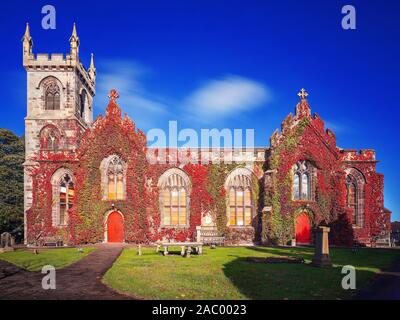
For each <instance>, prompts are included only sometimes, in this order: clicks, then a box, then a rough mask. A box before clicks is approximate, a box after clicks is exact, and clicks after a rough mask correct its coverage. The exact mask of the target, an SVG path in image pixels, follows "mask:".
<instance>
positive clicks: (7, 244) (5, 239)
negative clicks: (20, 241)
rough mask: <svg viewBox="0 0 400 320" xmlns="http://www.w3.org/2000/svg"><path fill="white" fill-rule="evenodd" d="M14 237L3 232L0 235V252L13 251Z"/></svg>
mask: <svg viewBox="0 0 400 320" xmlns="http://www.w3.org/2000/svg"><path fill="white" fill-rule="evenodd" d="M13 245H14V238H13V236H12V235H11V234H10V233H8V232H4V233H2V234H1V236H0V253H3V252H11V251H14V248H13Z"/></svg>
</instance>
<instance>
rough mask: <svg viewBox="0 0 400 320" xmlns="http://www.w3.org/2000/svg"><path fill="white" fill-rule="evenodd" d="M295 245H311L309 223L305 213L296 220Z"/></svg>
mask: <svg viewBox="0 0 400 320" xmlns="http://www.w3.org/2000/svg"><path fill="white" fill-rule="evenodd" d="M296 243H298V244H310V243H311V223H310V219H309V217H308V215H307V213H305V212H302V213H300V214H299V215H298V216H297V219H296Z"/></svg>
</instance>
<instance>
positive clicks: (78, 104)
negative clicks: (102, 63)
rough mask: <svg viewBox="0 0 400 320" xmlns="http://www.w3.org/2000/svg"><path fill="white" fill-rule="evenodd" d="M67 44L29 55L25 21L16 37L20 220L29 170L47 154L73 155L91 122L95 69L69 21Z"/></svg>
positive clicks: (27, 199) (29, 198) (28, 203)
mask: <svg viewBox="0 0 400 320" xmlns="http://www.w3.org/2000/svg"><path fill="white" fill-rule="evenodd" d="M69 43H70V52H69V53H67V54H66V55H64V54H50V55H49V54H34V53H33V40H32V37H31V34H30V30H29V25H28V24H27V25H26V30H25V34H24V36H23V38H22V48H23V52H22V53H23V66H24V68H25V70H26V72H27V116H26V118H25V152H26V162H25V190H24V191H25V199H24V200H25V205H24V207H25V222H26V211H27V210H28V209H29V208H30V207H31V205H32V178H31V177H30V175H29V172H30V169H31V168H32V167H34V166H35V165H36V164H37V163H38V162H40V159H43V158H46V157H49V155H51V154H52V153H53V154H57V157H58V159H60V157H61V158H62V156H63V155H73V154H74V152H75V149H76V148H77V147H78V146H79V141H80V137H81V135H82V133H83V132H84V131H85V129H86V128H88V127H90V126H91V124H92V122H93V97H94V95H95V93H96V68H95V66H94V58H93V55H92V57H91V62H90V67H89V69H88V70H86V69H85V68H84V66H83V65H82V63H81V62H80V59H79V46H80V40H79V37H78V33H77V29H76V25H75V23H74V25H73V29H72V35H71V37H70V39H69ZM25 228H26V223H25ZM25 237H26V232H25Z"/></svg>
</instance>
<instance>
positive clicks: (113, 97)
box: [108, 89, 119, 101]
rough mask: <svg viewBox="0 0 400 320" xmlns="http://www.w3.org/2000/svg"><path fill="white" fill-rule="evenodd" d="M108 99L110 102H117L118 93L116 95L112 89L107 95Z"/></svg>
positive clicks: (115, 91)
mask: <svg viewBox="0 0 400 320" xmlns="http://www.w3.org/2000/svg"><path fill="white" fill-rule="evenodd" d="M108 97H109V98H110V100H114V101H115V100H117V99H118V98H119V93H118V91H117V90H115V89H112V90H111V91H110V93H109V94H108Z"/></svg>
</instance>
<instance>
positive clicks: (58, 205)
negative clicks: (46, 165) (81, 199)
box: [51, 168, 75, 227]
mask: <svg viewBox="0 0 400 320" xmlns="http://www.w3.org/2000/svg"><path fill="white" fill-rule="evenodd" d="M51 184H52V189H53V205H52V222H53V226H54V227H63V226H66V225H67V223H68V210H70V209H71V208H72V207H73V203H74V198H75V187H74V181H73V176H72V173H71V172H70V171H69V170H67V169H64V168H61V169H59V170H57V171H56V172H55V173H54V174H53V177H52V179H51Z"/></svg>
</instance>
